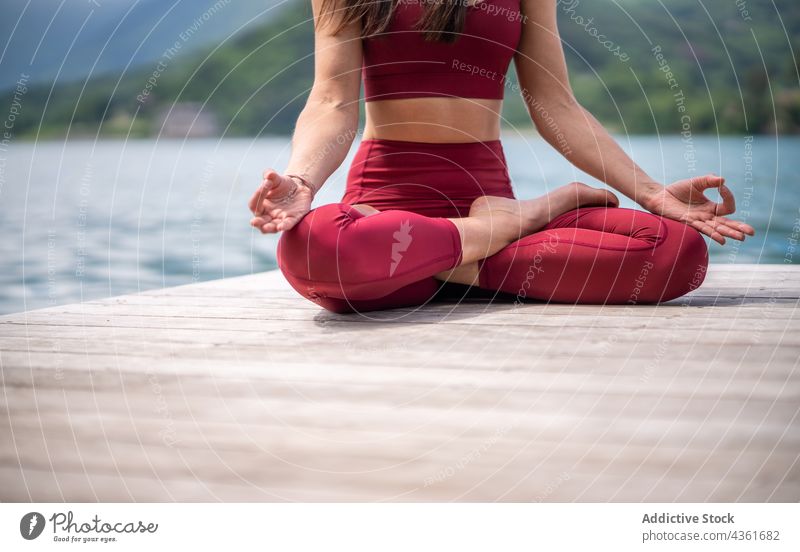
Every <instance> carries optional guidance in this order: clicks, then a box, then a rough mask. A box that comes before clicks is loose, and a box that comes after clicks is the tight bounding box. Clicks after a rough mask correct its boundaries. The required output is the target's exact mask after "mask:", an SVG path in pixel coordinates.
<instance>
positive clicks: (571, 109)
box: [514, 0, 755, 244]
mask: <svg viewBox="0 0 800 552" xmlns="http://www.w3.org/2000/svg"><path fill="white" fill-rule="evenodd" d="M521 1H522V11H523V13H524V15H525V16H526V18H525V20H524V23H523V29H522V37H521V39H520V44H519V47H518V49H517V53H516V55H515V56H514V64H515V66H516V69H517V75H518V76H519V81H520V86H521V92H522V97H523V100H524V101H525V103H526V105H527V107H528V112H529V113H530V116H531V119H532V121H533V123H534V124H535V125H536V128H537V129H538V130H539V133H540V134H541V135H542V137H543V138H544V139H545V140H547V142H548V143H550V144H551V145H552V146H553V147H554V148H556V149H558V150H559V151H560V152H561V153H562V155H564V156H565V157H566V158H567V159H569V161H571V162H572V164H573V165H575V166H576V167H578V168H579V169H581V170H582V171H584V172H586V173H588V174H590V175H592V176H593V177H595V178H597V179H598V180H600V181H602V182H605V183H606V184H608V185H609V186H611V187H613V188H615V189H617V190H619V191H620V192H621V193H623V194H625V195H626V196H628V197H629V198H631V199H632V200H634V201H635V202H637V203H638V204H639V205H641V206H642V207H644V208H645V209H647V210H649V211H651V212H653V213H655V214H658V215H662V216H665V217H669V218H672V219H675V220H679V221H681V222H683V223H685V224H688V225H689V226H692V227H693V228H695V229H697V230H698V231H700V232H702V233H704V234H706V235H707V236H709V237H711V238H712V239H714V240H715V241H717V242H719V243H721V244H724V243H725V237H729V238H733V239H737V240H743V239H744V238H745V235H746V234H747V235H753V234H754V233H755V231H754V230H753V228H752V227H751V226H749V225H747V224H744V223H742V222H737V221H734V220H730V219H727V218H725V217H724V216H723V215H729V214H731V213H733V212H734V211H735V210H736V205H735V201H734V198H733V193H731V191H730V190H729V189H728V188H727V187H726V186H725V180H724V179H723V178H722V177H719V176H715V175H705V176H700V177H695V178H691V179H686V180H680V181H678V182H675V183H673V184H670V185H669V186H666V187H665V186H663V185H661V184H660V183H658V182H656V181H655V180H654V179H653V178H651V177H650V176H649V175H648V174H647V173H646V172H645V171H644V170H642V168H641V167H639V166H638V165H637V164H636V163H634V161H633V159H631V158H630V157H629V156H628V154H626V153H625V152H624V151H623V150H622V148H620V147H619V145H618V144H617V143H616V142H615V141H614V139H613V138H612V137H611V136H610V135H609V134H608V132H607V131H606V129H605V128H603V126H602V125H601V124H600V123H599V122H598V121H597V119H595V118H594V117H593V116H592V114H591V113H589V112H588V111H586V110H585V109H584V108H583V107H582V106H581V105H580V104H579V103H578V101H577V100H576V99H575V96H574V94H573V93H572V88H571V87H570V84H569V78H568V75H567V64H566V61H565V59H564V49H563V46H562V45H561V37H560V36H559V33H558V26H557V24H556V10H557V3H556V1H555V0H521ZM709 188H717V189H718V190H719V192H720V195H721V196H722V200H723V201H722V202H721V203H715V202H713V201H711V200H709V199H708V198H707V197H706V196H705V195H704V191H705V190H707V189H709Z"/></svg>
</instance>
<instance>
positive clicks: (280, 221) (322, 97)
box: [250, 0, 362, 233]
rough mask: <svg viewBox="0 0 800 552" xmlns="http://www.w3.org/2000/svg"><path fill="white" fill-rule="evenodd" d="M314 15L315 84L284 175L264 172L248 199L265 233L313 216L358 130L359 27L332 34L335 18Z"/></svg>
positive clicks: (316, 2) (316, 3)
mask: <svg viewBox="0 0 800 552" xmlns="http://www.w3.org/2000/svg"><path fill="white" fill-rule="evenodd" d="M321 5H322V0H312V6H313V10H314V24H315V29H314V84H313V86H312V88H311V92H310V93H309V96H308V100H307V101H306V105H305V107H304V108H303V110H302V112H301V113H300V115H299V117H298V118H297V124H296V125H295V130H294V135H293V136H292V154H291V157H290V159H289V164H288V166H287V167H286V170H285V171H284V174H279V173H278V172H277V171H275V170H273V169H267V170H266V171H264V175H263V181H262V183H261V186H259V188H258V189H257V190H256V192H255V193H254V194H253V196H252V198H251V199H250V210H251V211H252V212H253V215H254V218H253V219H252V220H251V221H250V224H251V225H252V226H255V227H256V228H259V229H260V230H261V231H262V232H264V233H273V232H279V231H282V230H289V229H290V228H292V227H293V226H294V225H295V224H297V222H298V221H299V220H300V219H301V218H302V217H303V216H304V215H305V214H306V213H307V212H308V211H309V209H310V208H311V201H312V199H313V196H314V194H315V193H316V192H317V191H318V190H319V189H320V188H321V187H322V185H323V184H324V183H325V181H326V180H327V179H328V178H329V177H330V175H331V174H332V173H333V172H334V171H335V170H336V169H337V168H339V166H340V165H341V164H342V162H343V161H344V159H345V157H346V156H347V152H348V151H349V150H350V146H351V145H352V143H353V139H354V138H355V136H356V132H357V130H358V106H359V103H358V100H359V93H360V89H361V63H362V52H361V38H360V29H359V28H358V26H357V25H349V26H347V27H345V28H344V29H342V30H341V31H340V32H339V33H337V34H336V35H334V34H333V33H332V29H333V28H334V26H335V23H336V21H337V20H336V15H334V16H333V17H329V18H325V19H324V22H323V21H321V18H320V15H321V13H320V11H321V7H322V6H321Z"/></svg>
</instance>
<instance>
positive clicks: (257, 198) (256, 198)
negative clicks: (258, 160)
mask: <svg viewBox="0 0 800 552" xmlns="http://www.w3.org/2000/svg"><path fill="white" fill-rule="evenodd" d="M263 194H264V183H263V182H262V183H261V184H260V185H259V187H258V188H256V191H255V192H254V193H253V195H252V197H251V198H250V201H249V202H248V203H247V207H248V208H249V209H250V211H251V212H252V213H253V214H254V215H255V214H257V213H256V210H257V209H258V206H259V205H260V204H261V201H262V200H263V199H264V197H263Z"/></svg>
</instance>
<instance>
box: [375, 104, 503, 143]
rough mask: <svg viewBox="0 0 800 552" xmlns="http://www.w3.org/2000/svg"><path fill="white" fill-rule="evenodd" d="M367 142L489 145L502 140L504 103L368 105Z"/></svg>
mask: <svg viewBox="0 0 800 552" xmlns="http://www.w3.org/2000/svg"><path fill="white" fill-rule="evenodd" d="M365 105H366V113H367V117H366V125H365V127H364V138H365V139H379V140H404V141H409V142H434V143H439V142H488V141H491V140H497V139H499V137H500V110H501V108H502V105H503V100H490V99H476V98H436V97H430V98H405V99H397V100H378V101H369V102H366V104H365Z"/></svg>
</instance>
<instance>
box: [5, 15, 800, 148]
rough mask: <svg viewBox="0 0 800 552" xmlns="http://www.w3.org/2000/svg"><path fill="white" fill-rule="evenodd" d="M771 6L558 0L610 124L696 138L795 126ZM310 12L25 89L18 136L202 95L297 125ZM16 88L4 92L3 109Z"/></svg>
mask: <svg viewBox="0 0 800 552" xmlns="http://www.w3.org/2000/svg"><path fill="white" fill-rule="evenodd" d="M489 1H490V0H489ZM743 5H746V6H747V9H748V12H747V14H746V15H745V14H744V13H742V12H740V9H739V8H740V6H743ZM774 5H775V6H777V9H778V11H776V10H775V9H774V8H773V7H772V6H773V4H772V2H771V0H747V1H746V2H744V1H743V0H740V1H739V2H738V3H737V2H733V1H731V0H704V1H703V2H702V3H701V2H699V1H698V0H672V1H670V2H669V4H668V10H667V9H666V8H665V7H664V5H662V3H661V2H649V1H646V2H645V1H640V0H618V1H617V2H616V3H613V2H608V1H601V0H580V1H579V0H570V1H568V2H561V3H560V4H559V27H560V30H561V34H562V38H563V40H564V44H565V48H566V51H567V57H568V63H569V66H570V72H571V79H572V83H573V87H574V89H575V92H576V95H577V96H578V98H579V100H580V101H581V102H582V103H583V105H584V106H586V107H587V109H589V110H590V111H591V112H592V113H594V114H595V116H597V117H598V118H599V119H600V120H601V121H602V122H603V123H604V124H606V125H607V126H608V127H609V128H611V129H612V130H616V131H626V132H631V133H652V132H655V131H656V130H657V131H659V132H668V133H674V132H680V131H681V129H682V128H683V125H684V124H685V123H686V122H687V116H688V117H689V119H688V121H689V124H690V127H691V130H692V132H695V133H702V132H705V133H718V132H719V133H770V132H774V131H775V129H777V130H778V131H779V132H784V133H795V132H800V86H799V85H798V82H800V81H799V78H798V73H797V67H796V65H795V59H797V57H798V55H797V53H798V40H800V39H799V38H798V37H800V5H798V4H797V3H796V0H775V4H774ZM310 17H311V11H310V3H309V2H308V1H307V0H294V1H293V2H291V3H290V4H289V5H287V6H286V7H284V8H283V11H282V12H281V13H280V14H278V15H277V16H276V17H275V18H274V19H273V20H272V21H271V22H270V23H269V24H267V25H265V26H263V27H262V28H260V29H257V30H255V31H251V32H249V33H247V34H245V35H241V36H238V37H234V38H233V39H232V40H229V41H227V42H226V43H223V44H221V45H219V46H217V47H216V48H214V49H211V50H208V51H205V52H201V53H199V54H194V55H192V56H184V57H181V58H179V59H176V60H174V62H173V61H172V60H170V59H169V55H168V53H166V54H165V56H162V62H163V63H162V65H161V66H154V67H152V68H151V69H149V70H146V71H137V72H134V73H130V74H127V75H125V76H123V77H122V78H120V77H118V76H106V77H102V78H93V79H91V80H90V81H88V82H87V83H84V82H78V83H70V84H59V85H57V86H55V87H54V88H53V89H52V93H51V89H50V87H49V86H47V87H43V86H37V87H30V88H29V89H28V90H27V91H26V92H25V93H24V95H21V94H20V93H19V92H17V98H16V99H17V100H18V101H17V103H18V104H20V106H21V109H18V110H17V111H19V114H18V115H17V116H16V119H15V121H14V132H15V133H16V135H17V136H22V137H27V138H31V137H34V136H37V135H38V136H40V137H53V136H64V135H66V134H67V133H68V132H69V134H70V135H71V136H75V135H81V136H84V135H87V134H88V135H94V134H95V133H97V132H99V133H100V134H101V135H103V136H109V135H114V136H126V135H131V136H149V135H155V134H158V133H159V131H160V122H161V120H162V115H163V113H164V112H165V110H168V109H169V108H170V106H172V105H173V104H175V103H176V102H177V103H181V104H183V103H186V102H193V103H194V104H195V105H196V104H197V103H198V102H199V103H201V104H204V108H203V109H204V110H206V111H207V112H209V113H213V115H214V116H215V118H216V120H217V121H218V122H219V125H218V126H219V132H220V133H223V132H224V133H225V135H256V134H281V133H287V132H290V131H291V129H292V126H293V124H294V121H295V118H296V116H297V113H298V112H299V110H300V109H301V108H302V105H303V102H304V99H305V96H306V94H307V92H308V89H309V87H310V86H311V78H312V68H313V59H312V48H313V35H312V32H313V30H312V25H311V21H310ZM601 36H602V38H601ZM656 54H660V55H661V56H662V57H660V58H659V57H657V56H656ZM665 67H666V69H669V71H670V72H671V73H672V76H671V79H672V80H670V76H669V75H668V74H667V72H666V69H665ZM148 79H149V80H148ZM13 94H14V92H13V91H12V92H11V93H9V94H6V95H5V96H4V97H3V98H2V100H3V102H4V104H5V105H6V106H10V105H11V104H12V102H13V101H14V97H13ZM676 94H679V95H678V96H676ZM19 100H21V101H19ZM45 106H47V107H46V109H45ZM681 109H682V111H681ZM505 114H506V116H507V118H508V119H509V123H510V124H513V125H515V126H523V127H529V126H530V122H529V121H528V119H527V115H526V113H525V110H524V107H523V104H522V102H521V100H520V99H519V98H518V97H517V96H516V95H515V94H511V93H510V94H507V102H506V106H505ZM68 129H69V130H68Z"/></svg>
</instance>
